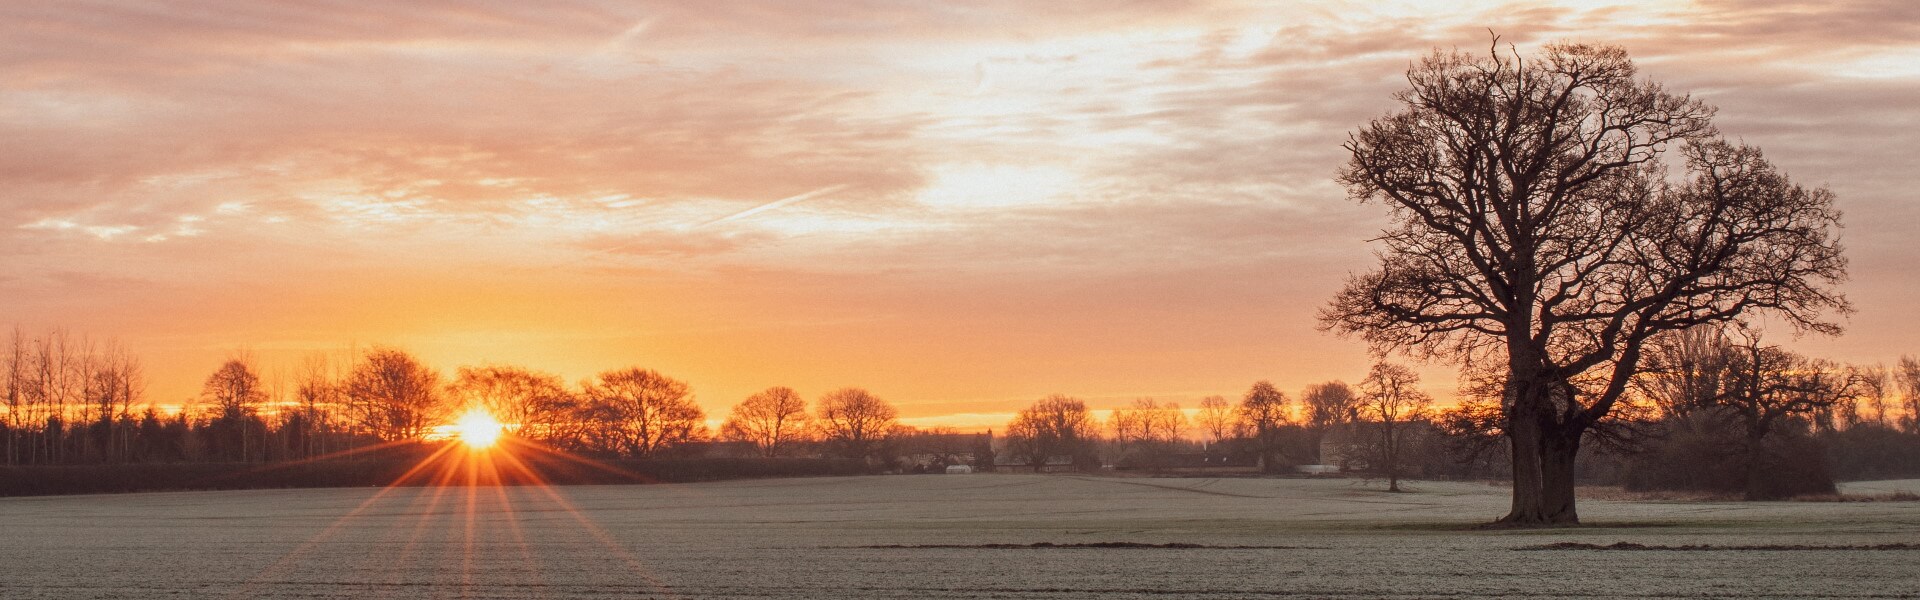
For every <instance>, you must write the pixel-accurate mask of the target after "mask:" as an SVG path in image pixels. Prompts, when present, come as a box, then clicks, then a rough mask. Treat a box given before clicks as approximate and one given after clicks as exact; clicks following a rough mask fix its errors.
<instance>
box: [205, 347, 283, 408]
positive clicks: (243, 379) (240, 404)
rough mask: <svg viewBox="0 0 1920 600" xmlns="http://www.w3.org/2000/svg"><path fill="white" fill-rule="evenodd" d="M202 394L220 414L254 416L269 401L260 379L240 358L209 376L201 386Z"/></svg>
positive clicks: (224, 364)
mask: <svg viewBox="0 0 1920 600" xmlns="http://www.w3.org/2000/svg"><path fill="white" fill-rule="evenodd" d="M200 394H201V395H202V396H205V397H206V398H207V400H208V401H210V402H213V406H214V410H215V411H216V412H218V413H232V414H239V413H251V412H254V410H255V409H256V407H257V406H259V404H260V403H261V402H265V401H266V400H267V393H266V390H265V388H263V387H262V386H261V385H260V375H259V374H258V373H255V372H254V371H253V366H252V365H250V364H249V363H248V361H246V360H244V359H239V358H235V359H230V360H228V361H227V362H226V363H223V364H221V365H220V368H219V369H215V370H214V371H213V374H212V375H209V376H207V381H206V383H205V384H203V385H201V386H200Z"/></svg>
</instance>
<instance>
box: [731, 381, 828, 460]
mask: <svg viewBox="0 0 1920 600" xmlns="http://www.w3.org/2000/svg"><path fill="white" fill-rule="evenodd" d="M720 431H721V435H722V436H723V437H725V438H727V439H729V440H733V441H738V442H750V443H752V444H753V447H754V448H757V449H759V451H760V455H761V456H765V457H769V458H771V457H775V456H780V455H781V454H783V453H786V452H787V451H788V450H791V449H792V448H793V446H794V445H795V444H798V443H801V442H804V441H806V440H807V438H808V437H809V436H811V435H812V432H813V422H812V419H811V418H809V416H808V415H807V401H806V400H804V399H802V398H801V397H800V393H799V392H795V391H793V388H790V387H770V388H767V389H765V390H761V391H760V393H757V394H754V395H752V396H748V397H747V399H746V400H742V401H741V402H740V403H739V404H735V405H733V414H732V415H731V416H729V417H727V422H726V424H725V425H722V426H721V429H720Z"/></svg>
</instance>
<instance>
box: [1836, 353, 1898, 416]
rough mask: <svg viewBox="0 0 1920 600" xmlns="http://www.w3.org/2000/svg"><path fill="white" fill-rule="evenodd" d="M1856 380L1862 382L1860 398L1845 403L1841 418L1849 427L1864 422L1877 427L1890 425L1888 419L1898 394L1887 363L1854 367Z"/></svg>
mask: <svg viewBox="0 0 1920 600" xmlns="http://www.w3.org/2000/svg"><path fill="white" fill-rule="evenodd" d="M1853 373H1854V380H1855V381H1858V382H1859V384H1860V398H1859V400H1857V401H1855V402H1846V403H1843V406H1842V407H1841V411H1840V412H1841V420H1843V421H1845V422H1846V425H1847V427H1848V428H1853V427H1856V426H1859V425H1863V424H1871V425H1873V426H1876V427H1890V426H1892V423H1890V422H1889V421H1888V419H1887V416H1888V412H1889V411H1890V410H1891V408H1892V402H1893V398H1894V396H1895V394H1896V391H1895V387H1894V383H1893V371H1891V370H1889V369H1887V366H1886V365H1873V366H1866V367H1854V369H1853Z"/></svg>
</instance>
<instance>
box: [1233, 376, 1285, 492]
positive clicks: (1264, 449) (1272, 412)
mask: <svg viewBox="0 0 1920 600" xmlns="http://www.w3.org/2000/svg"><path fill="white" fill-rule="evenodd" d="M1238 412H1239V417H1240V427H1241V428H1242V429H1244V430H1245V436H1246V437H1248V438H1251V439H1252V440H1253V443H1254V446H1255V447H1256V449H1257V450H1258V451H1259V454H1260V466H1261V468H1264V469H1267V470H1269V471H1271V470H1274V469H1276V468H1278V465H1279V460H1280V459H1279V453H1280V432H1281V428H1282V427H1284V426H1286V424H1287V422H1288V421H1289V420H1291V419H1292V415H1291V414H1290V413H1291V410H1290V407H1288V406H1287V393H1286V392H1282V391H1280V389H1279V388H1276V387H1273V384H1272V383H1269V382H1267V381H1264V380H1263V381H1257V382H1254V384H1253V387H1251V388H1248V389H1247V395H1246V396H1245V397H1243V398H1241V399H1240V408H1239V411H1238Z"/></svg>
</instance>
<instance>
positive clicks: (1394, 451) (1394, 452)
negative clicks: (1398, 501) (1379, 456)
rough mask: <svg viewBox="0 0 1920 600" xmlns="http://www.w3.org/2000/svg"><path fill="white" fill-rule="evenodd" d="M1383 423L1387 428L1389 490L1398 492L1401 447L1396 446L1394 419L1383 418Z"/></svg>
mask: <svg viewBox="0 0 1920 600" xmlns="http://www.w3.org/2000/svg"><path fill="white" fill-rule="evenodd" d="M1382 425H1384V426H1385V427H1386V429H1387V436H1386V437H1387V440H1386V441H1387V491H1389V492H1398V491H1400V453H1399V452H1398V450H1399V449H1398V448H1395V447H1394V439H1393V421H1392V420H1391V419H1387V420H1383V422H1382Z"/></svg>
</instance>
